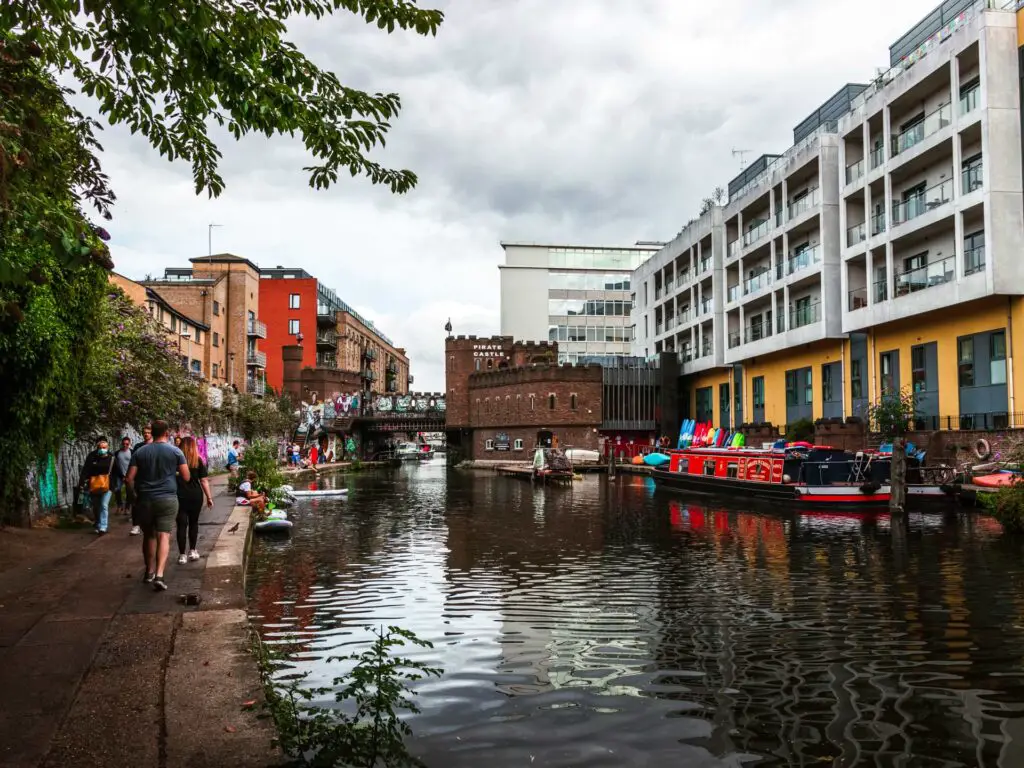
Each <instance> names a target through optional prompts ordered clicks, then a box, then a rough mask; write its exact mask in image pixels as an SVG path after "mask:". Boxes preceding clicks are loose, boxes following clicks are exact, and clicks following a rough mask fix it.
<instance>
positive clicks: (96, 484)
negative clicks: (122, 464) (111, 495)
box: [89, 459, 114, 493]
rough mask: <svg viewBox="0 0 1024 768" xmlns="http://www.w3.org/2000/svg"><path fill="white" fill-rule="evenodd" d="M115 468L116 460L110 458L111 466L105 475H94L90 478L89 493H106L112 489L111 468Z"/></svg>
mask: <svg viewBox="0 0 1024 768" xmlns="http://www.w3.org/2000/svg"><path fill="white" fill-rule="evenodd" d="M113 468H114V460H113V459H111V460H110V466H109V467H108V468H107V474H105V475H93V476H92V477H90V478H89V493H106V492H107V491H109V490H110V470H112V469H113Z"/></svg>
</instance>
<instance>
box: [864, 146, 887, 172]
mask: <svg viewBox="0 0 1024 768" xmlns="http://www.w3.org/2000/svg"><path fill="white" fill-rule="evenodd" d="M868 162H869V163H870V164H871V170H872V171H873V170H875V168H877V167H878V166H880V165H881V164H882V163H884V162H885V147H875V148H874V149H872V150H871V152H870V153H869V154H868Z"/></svg>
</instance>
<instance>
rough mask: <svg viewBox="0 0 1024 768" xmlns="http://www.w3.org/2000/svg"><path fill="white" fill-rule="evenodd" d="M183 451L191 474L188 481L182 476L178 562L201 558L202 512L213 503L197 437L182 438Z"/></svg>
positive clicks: (179, 498) (179, 497) (179, 496)
mask: <svg viewBox="0 0 1024 768" xmlns="http://www.w3.org/2000/svg"><path fill="white" fill-rule="evenodd" d="M181 452H182V453H184V454H185V461H186V463H187V464H188V468H189V473H190V474H191V477H190V478H189V481H188V482H187V483H185V482H182V480H181V475H178V563H179V564H184V563H186V562H188V561H189V560H198V559H199V553H198V552H197V551H196V544H197V542H198V541H199V513H200V512H201V511H202V509H203V499H204V497H205V499H206V506H207V507H212V506H213V496H212V495H211V494H210V481H209V480H208V479H207V476H206V475H207V471H206V464H205V463H204V462H203V460H202V458H200V456H199V451H198V450H197V448H196V440H195V438H194V437H183V438H181ZM186 533H187V534H188V545H189V548H188V556H186V555H185V538H186V537H185V534H186Z"/></svg>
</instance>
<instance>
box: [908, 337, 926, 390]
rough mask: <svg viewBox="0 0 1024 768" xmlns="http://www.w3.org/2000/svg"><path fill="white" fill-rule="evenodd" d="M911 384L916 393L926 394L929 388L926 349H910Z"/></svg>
mask: <svg viewBox="0 0 1024 768" xmlns="http://www.w3.org/2000/svg"><path fill="white" fill-rule="evenodd" d="M910 372H911V383H912V385H913V387H914V391H915V392H924V391H925V390H926V389H927V388H928V371H927V370H926V368H925V354H924V347H911V348H910Z"/></svg>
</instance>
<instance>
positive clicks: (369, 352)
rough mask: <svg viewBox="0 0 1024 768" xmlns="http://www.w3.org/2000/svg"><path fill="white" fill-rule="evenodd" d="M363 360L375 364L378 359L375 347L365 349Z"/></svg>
mask: <svg viewBox="0 0 1024 768" xmlns="http://www.w3.org/2000/svg"><path fill="white" fill-rule="evenodd" d="M363 359H364V360H369V361H370V362H373V361H374V360H376V359H377V350H376V349H374V348H373V347H364V348H363Z"/></svg>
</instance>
